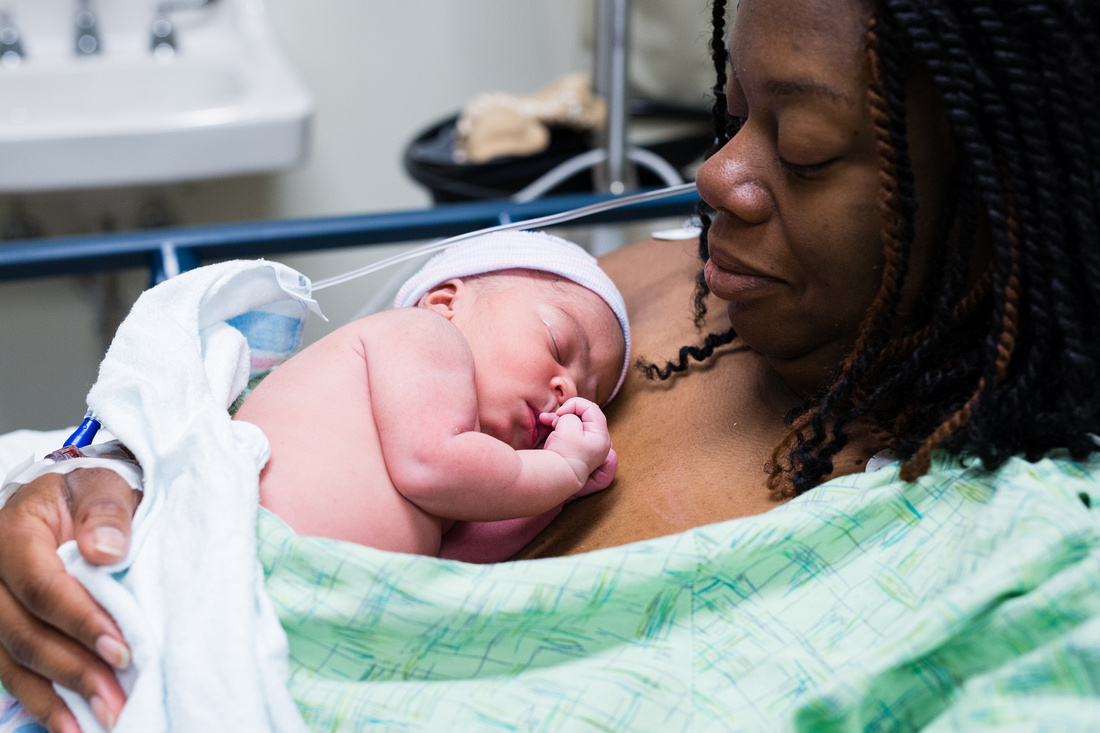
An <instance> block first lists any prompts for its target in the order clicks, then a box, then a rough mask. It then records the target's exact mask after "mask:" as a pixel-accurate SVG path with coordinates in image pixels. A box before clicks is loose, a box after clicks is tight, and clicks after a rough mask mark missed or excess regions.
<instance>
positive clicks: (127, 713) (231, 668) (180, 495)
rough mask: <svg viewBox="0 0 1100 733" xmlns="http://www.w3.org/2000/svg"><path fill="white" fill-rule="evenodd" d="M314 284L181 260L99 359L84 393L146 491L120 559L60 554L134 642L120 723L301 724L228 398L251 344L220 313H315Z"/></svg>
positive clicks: (248, 451) (269, 727)
mask: <svg viewBox="0 0 1100 733" xmlns="http://www.w3.org/2000/svg"><path fill="white" fill-rule="evenodd" d="M309 287H310V286H309V281H308V280H307V279H306V278H305V277H303V276H302V275H300V274H299V273H297V272H296V271H294V270H292V269H290V268H288V267H285V266H284V265H280V264H278V263H273V262H265V261H262V260H261V261H236V262H227V263H223V264H220V265H212V266H209V267H204V268H200V269H198V270H194V271H191V272H187V273H184V274H182V275H180V276H178V277H176V278H174V279H172V280H169V281H167V282H165V283H162V284H161V285H159V286H157V287H156V288H153V289H152V290H150V291H147V292H146V293H144V294H143V295H142V296H141V298H139V300H138V301H137V303H136V304H135V305H134V308H133V310H132V311H131V313H130V315H129V316H128V317H127V319H126V320H125V321H124V322H123V324H122V325H121V327H120V328H119V330H118V334H117V335H116V336H115V339H114V341H113V342H112V344H111V348H110V350H109V351H108V352H107V356H106V358H105V359H104V361H103V363H102V365H101V366H100V370H99V378H98V380H97V381H96V383H95V385H94V386H93V387H92V390H91V392H90V393H89V395H88V405H89V407H90V408H91V409H93V410H94V411H95V413H96V414H97V416H98V417H99V418H100V419H101V420H102V422H103V425H104V427H105V428H106V429H107V430H109V431H110V432H111V433H113V434H114V435H115V436H116V437H117V438H119V439H120V440H121V441H122V442H123V443H124V444H125V445H126V446H127V447H128V448H129V449H130V450H131V451H133V453H134V455H135V456H136V457H137V459H138V460H139V461H140V463H141V465H142V466H143V468H144V471H145V480H144V488H145V495H144V498H143V500H142V502H141V505H140V507H139V508H138V511H137V514H136V516H135V518H134V530H133V540H132V543H131V547H130V552H129V554H128V555H127V557H126V558H125V559H124V560H123V561H122V562H120V563H118V564H116V565H113V566H110V567H106V568H100V567H95V566H91V565H89V564H87V563H86V562H84V560H83V559H82V558H81V557H80V555H79V553H78V551H77V548H76V546H75V543H72V542H70V543H67V544H66V545H64V546H63V547H62V548H61V549H60V550H59V554H60V555H61V557H62V559H63V560H64V562H65V564H66V566H67V567H68V569H69V572H70V573H72V574H73V575H74V576H76V577H77V578H78V579H80V581H81V582H82V583H84V585H85V586H87V588H88V589H89V591H90V592H91V593H92V595H93V596H95V598H96V599H97V600H98V601H99V602H100V603H101V604H102V605H103V606H104V607H105V608H106V609H107V610H108V611H109V612H110V613H111V614H112V616H114V618H115V620H116V621H117V622H118V625H119V626H120V628H121V629H122V632H123V634H124V635H125V637H126V639H127V641H128V642H129V643H130V645H131V648H132V651H133V665H132V667H131V669H130V670H129V671H128V672H127V673H125V674H124V675H122V678H123V686H124V688H125V689H126V691H127V694H128V701H127V703H126V707H125V708H124V710H123V712H122V715H121V717H120V718H119V720H118V723H117V725H116V727H115V729H114V730H115V731H135V732H137V731H142V732H143V733H144V732H145V731H181V732H183V731H186V732H188V733H190V732H193V731H221V730H225V731H230V730H232V731H280V732H282V731H286V732H290V731H304V730H305V725H304V723H303V722H302V719H301V717H300V715H299V713H298V710H297V708H296V706H295V705H294V702H293V700H292V699H291V697H290V695H289V694H288V693H287V691H286V677H287V660H286V636H285V634H284V632H283V630H282V627H280V625H279V622H278V620H277V618H276V616H275V614H274V612H273V610H272V607H271V603H270V601H269V599H268V597H267V596H266V595H265V593H264V591H263V571H262V568H261V566H260V564H259V562H258V560H257V558H256V539H255V529H256V511H257V505H258V499H259V483H258V473H259V469H260V468H261V467H262V466H263V464H264V462H265V461H266V460H267V457H268V454H269V448H268V444H267V440H266V439H265V438H264V436H263V434H262V433H261V432H260V430H259V429H258V428H256V427H255V426H253V425H250V424H247V423H243V422H237V421H233V420H231V419H230V417H229V414H228V412H227V410H226V408H227V406H228V405H229V404H230V403H231V402H232V400H233V399H234V398H235V397H236V396H237V395H238V394H239V393H240V391H241V390H242V389H243V387H244V386H245V383H246V381H247V378H248V373H249V349H248V345H247V343H246V340H245V338H244V336H243V335H242V334H241V333H240V332H239V331H237V330H236V329H234V328H233V327H231V326H229V325H226V323H225V321H226V320H228V319H231V318H234V317H236V316H239V315H240V314H242V313H246V312H249V311H253V310H254V309H257V308H264V310H275V311H276V312H281V313H284V314H285V313H296V314H297V317H298V319H299V322H300V319H302V318H304V316H305V311H306V308H307V306H308V307H309V308H310V309H311V310H315V311H316V312H318V313H319V311H318V310H317V306H316V303H315V302H314V301H312V300H311V299H310V297H309V292H310V290H309ZM279 317H285V316H279ZM196 457H199V458H200V459H199V460H196ZM58 691H59V692H60V693H61V694H62V696H63V697H64V698H65V701H66V702H67V703H68V704H69V706H70V708H72V709H73V710H74V712H75V713H76V716H77V719H78V721H79V723H80V725H81V726H82V727H83V729H84V730H85V731H97V730H102V729H101V727H100V726H99V724H98V723H97V722H96V720H95V718H94V716H93V715H92V713H91V710H90V709H89V708H88V706H87V705H86V704H85V703H84V701H83V700H82V699H81V698H80V697H79V696H77V695H75V694H74V693H71V692H69V691H67V690H64V689H59V690H58Z"/></svg>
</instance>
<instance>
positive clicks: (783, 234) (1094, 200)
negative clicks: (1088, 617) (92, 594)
mask: <svg viewBox="0 0 1100 733" xmlns="http://www.w3.org/2000/svg"><path fill="white" fill-rule="evenodd" d="M724 5H725V4H724V3H723V2H720V1H718V2H716V3H715V30H714V40H713V49H714V59H715V66H716V70H717V72H718V77H719V83H718V85H717V87H716V91H717V92H718V93H719V101H718V103H716V105H715V109H714V117H715V123H716V127H717V129H718V136H719V139H718V141H717V142H718V145H717V146H716V152H715V153H714V154H713V155H712V156H711V157H710V158H709V159H708V161H707V163H706V164H705V165H704V166H703V168H702V169H701V170H700V172H699V176H698V186H699V190H700V193H701V195H702V196H703V198H704V200H705V201H706V202H707V204H709V205H710V207H712V214H711V215H710V216H708V217H706V219H705V223H706V224H707V226H706V227H705V232H704V235H703V237H702V240H701V245H700V252H699V254H701V256H702V258H703V260H704V261H705V266H704V269H703V273H704V278H702V279H700V278H696V277H695V275H696V273H697V272H698V261H697V260H695V259H694V258H693V256H692V253H691V251H690V250H691V249H692V245H691V244H690V243H680V244H671V245H670V244H668V243H659V242H653V241H650V242H643V243H640V244H637V245H634V246H632V247H629V248H626V249H624V250H622V251H619V252H616V253H613V254H612V255H609V256H608V257H607V258H606V259H605V262H604V264H605V265H606V267H607V269H608V271H609V272H610V273H611V274H612V276H613V277H614V278H615V279H616V281H617V282H618V283H619V285H620V287H621V289H622V291H623V293H624V296H626V297H627V303H628V308H630V311H631V316H632V323H633V327H634V329H635V330H634V334H633V335H634V340H635V343H636V344H637V349H638V352H639V353H641V354H643V355H644V356H646V357H648V358H650V359H654V360H658V363H659V361H660V360H661V357H663V356H665V355H669V354H675V353H676V352H677V350H678V349H679V350H680V352H679V356H678V357H677V358H675V359H674V360H673V362H672V363H670V364H669V365H668V366H667V367H659V366H657V365H653V368H652V369H651V370H650V371H651V372H652V373H653V374H654V375H655V376H656V377H657V378H656V379H648V380H647V379H646V378H645V377H644V376H643V375H642V374H641V373H639V374H634V375H632V376H631V378H630V380H629V381H628V383H627V385H626V386H625V388H624V391H623V394H622V396H621V397H620V398H619V400H618V402H617V403H615V405H614V406H613V408H612V410H611V411H610V412H609V417H610V418H611V420H612V431H613V435H614V436H615V440H616V448H617V450H618V451H619V455H620V469H619V475H618V478H617V479H616V487H615V488H614V489H613V490H612V491H608V492H603V493H602V494H600V495H598V496H595V497H592V498H590V499H586V500H585V501H583V502H577V503H576V504H575V505H573V506H572V507H571V508H570V509H568V510H567V512H565V513H563V515H562V516H561V517H560V518H559V521H558V522H556V523H555V524H554V525H552V526H551V527H550V528H548V530H547V531H546V532H545V533H544V534H543V535H542V536H540V537H539V538H538V539H537V540H536V541H535V542H534V543H533V544H532V545H531V546H529V547H528V548H527V549H526V550H525V551H524V553H522V555H523V556H525V557H535V556H542V555H552V554H564V553H572V552H580V551H586V550H589V549H595V548H597V547H603V546H609V545H616V544H622V543H625V542H630V541H634V540H639V539H644V538H648V537H653V536H657V535H661V534H668V533H672V532H677V531H680V530H683V529H686V528H689V527H692V526H697V525H701V524H706V523H710V522H715V521H719V520H722V519H727V518H732V517H738V516H745V515H749V514H755V513H759V512H763V511H766V510H767V509H769V508H771V507H773V506H775V505H776V504H778V503H780V502H782V501H784V500H785V499H786V498H789V497H791V496H794V495H797V494H800V493H802V492H805V491H808V490H810V489H812V488H814V487H815V486H817V485H819V484H821V483H822V482H824V481H827V480H828V479H830V478H832V477H835V476H839V475H843V474H847V473H852V472H855V471H860V470H863V468H864V466H865V465H866V463H867V461H868V460H869V459H870V458H871V457H872V456H874V455H876V454H880V453H882V452H884V451H889V452H890V454H892V455H893V456H896V457H897V458H898V459H900V460H901V461H902V464H903V466H902V476H903V478H905V479H907V480H912V479H915V478H916V477H918V476H921V475H923V474H925V473H926V472H927V471H928V470H929V465H930V455H931V453H932V452H933V451H935V450H937V449H939V450H945V451H949V452H951V453H955V454H959V455H965V456H968V457H971V458H974V459H980V461H981V466H982V467H983V470H984V471H987V472H996V471H997V470H998V469H999V468H1000V467H1001V466H1002V465H1003V463H1004V462H1005V461H1006V460H1007V459H1008V458H1009V457H1011V456H1013V455H1023V456H1024V457H1026V458H1028V459H1029V460H1035V459H1037V458H1039V457H1041V456H1044V455H1046V454H1048V453H1050V452H1051V451H1054V450H1057V449H1065V450H1067V451H1068V452H1069V454H1070V455H1071V456H1072V457H1073V458H1077V459H1081V458H1084V457H1086V456H1088V455H1090V454H1091V453H1093V452H1095V451H1096V444H1095V443H1094V441H1093V439H1092V437H1091V436H1092V434H1096V433H1100V414H1098V410H1097V408H1098V404H1097V398H1096V396H1095V388H1094V385H1095V384H1096V382H1097V377H1098V376H1100V374H1098V371H1100V370H1098V368H1097V363H1098V359H1100V338H1098V336H1100V334H1098V333H1097V332H1098V330H1100V325H1098V321H1097V319H1096V318H1095V317H1094V314H1095V313H1096V312H1097V305H1098V303H1097V301H1098V293H1100V291H1098V287H1100V285H1098V283H1100V251H1098V249H1097V247H1098V245H1100V242H1098V240H1097V233H1098V230H1100V221H1098V216H1100V197H1098V191H1097V189H1098V187H1100V156H1098V151H1097V146H1098V145H1100V142H1098V141H1100V137H1098V136H1097V134H1096V133H1097V132H1098V128H1100V122H1098V120H1100V118H1098V116H1097V110H1096V107H1097V102H1098V99H1100V95H1098V89H1097V81H1098V79H1097V73H1098V72H1097V69H1100V63H1098V62H1100V59H1098V58H1097V55H1098V53H1100V51H1098V48H1100V46H1098V43H1097V41H1098V25H1097V17H1096V11H1095V9H1094V8H1093V6H1092V4H1087V3H1086V2H1085V1H1084V0H1080V1H1078V0H1047V2H1040V1H1039V0H1028V1H1027V2H1024V1H1023V0H1019V1H1015V0H879V2H877V3H875V2H871V0H847V1H846V2H843V3H842V2H838V1H837V0H742V1H741V2H740V5H739V8H738V13H737V21H736V24H735V25H734V27H733V29H732V34H731V36H730V43H729V53H728V57H727V54H726V51H725V46H724V43H723V40H724V38H725V33H726V31H725V24H724V20H723V19H724V14H725V7H724ZM708 291H709V293H708ZM693 294H694V296H693ZM716 296H717V297H716ZM693 298H694V300H693ZM718 299H721V300H722V301H725V309H724V312H723V311H722V309H721V308H720V307H718V306H719V300H718ZM692 302H694V304H695V307H694V312H692V311H691V310H690V309H689V306H690V305H691V304H692ZM693 316H694V319H693ZM693 321H694V323H695V324H699V327H700V328H701V329H702V330H703V332H704V333H709V334H712V335H710V336H707V337H706V338H705V339H704V338H703V336H702V334H701V333H700V332H698V331H697V330H696V327H695V326H694V325H693ZM731 324H732V330H730V325H731ZM691 343H701V344H702V345H701V346H699V347H694V346H688V347H684V344H691ZM681 347H683V348H681ZM670 446H674V447H670ZM932 478H935V477H932ZM132 506H133V501H132V499H131V497H130V494H129V491H128V489H125V490H121V491H120V490H119V487H117V486H116V485H115V484H114V482H112V481H110V476H109V475H108V476H107V477H104V476H102V475H100V474H97V473H95V472H92V471H88V472H84V473H78V474H76V475H74V476H72V477H70V479H69V481H68V482H67V483H65V482H63V481H62V480H60V479H57V478H56V477H54V478H47V479H43V480H40V481H39V482H36V483H34V484H31V485H28V486H27V487H25V488H24V489H22V490H21V491H20V492H19V494H17V495H16V497H15V498H14V499H13V501H12V502H11V503H10V504H9V506H8V507H6V508H5V509H4V510H3V511H2V512H0V579H2V581H3V584H4V586H3V588H0V619H2V621H0V625H2V627H3V628H2V629H0V642H2V648H0V681H3V683H4V684H5V686H7V687H8V688H9V689H11V690H12V691H13V692H14V693H15V694H16V695H18V696H20V697H21V698H22V699H23V700H24V701H25V702H26V704H27V706H28V708H29V709H31V710H32V711H33V712H34V713H35V714H36V715H38V716H39V717H40V718H41V719H43V720H48V721H50V725H51V727H53V728H54V729H56V730H61V729H63V728H64V726H66V725H67V724H68V723H69V722H70V719H69V718H68V717H67V715H66V713H65V712H64V711H63V709H62V707H61V705H60V702H59V700H58V699H57V698H56V697H55V696H54V695H53V692H52V690H51V689H50V688H49V686H48V685H47V683H46V681H45V679H46V678H49V679H56V680H58V681H59V682H61V683H62V684H64V685H66V686H70V687H72V688H73V689H77V690H79V691H81V693H82V694H84V695H85V696H86V697H88V698H91V697H93V696H95V697H98V698H99V700H100V701H101V702H100V704H101V706H105V707H106V708H107V709H108V710H110V711H117V710H118V709H119V707H120V706H121V704H122V694H121V691H120V690H119V688H118V686H117V684H116V683H115V682H114V680H113V677H112V676H111V675H110V672H109V668H108V667H107V666H106V665H104V664H103V662H102V661H100V658H102V659H105V660H107V661H109V662H111V663H113V664H117V663H119V662H120V661H122V657H124V656H125V655H124V650H125V647H124V646H123V644H122V640H121V637H120V636H119V634H118V631H117V628H115V626H114V625H113V623H112V622H111V621H110V619H109V617H108V616H107V615H106V614H104V613H103V612H102V611H101V610H99V609H98V608H97V607H96V606H95V605H94V603H92V602H91V601H90V599H88V598H87V596H86V595H84V594H83V592H82V591H81V590H80V589H79V587H74V584H73V583H72V582H71V581H69V579H68V578H67V577H65V576H63V575H62V574H61V573H60V572H59V566H58V564H57V561H56V557H55V556H54V555H53V549H54V548H55V547H56V545H57V543H58V542H59V541H60V540H62V539H64V538H66V537H68V536H72V535H73V534H75V535H76V536H77V538H78V541H79V542H80V544H81V547H82V549H83V550H84V551H85V554H86V555H87V556H89V558H90V559H93V560H97V559H98V560H100V561H106V560H109V559H110V558H111V554H112V552H116V553H117V551H118V544H117V543H116V544H113V545H112V541H113V540H118V539H119V538H120V535H119V534H118V533H117V532H112V531H111V530H106V531H105V530H104V528H105V527H111V528H116V529H122V530H123V531H125V530H126V528H127V527H128V521H129V519H128V518H129V516H130V513H131V511H132ZM70 509H71V514H70ZM122 536H124V535H122ZM97 540H101V542H100V543H99V544H97ZM112 548H113V549H112ZM67 637H73V638H75V639H77V640H79V641H78V642H74V641H71V640H69V639H68V638H67ZM91 650H94V652H95V653H93V651H91ZM97 655H98V656H97Z"/></svg>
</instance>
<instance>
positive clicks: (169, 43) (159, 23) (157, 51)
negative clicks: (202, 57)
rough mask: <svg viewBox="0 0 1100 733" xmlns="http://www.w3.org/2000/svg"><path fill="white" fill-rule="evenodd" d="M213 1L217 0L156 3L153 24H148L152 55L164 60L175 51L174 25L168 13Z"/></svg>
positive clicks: (196, 7)
mask: <svg viewBox="0 0 1100 733" xmlns="http://www.w3.org/2000/svg"><path fill="white" fill-rule="evenodd" d="M214 2H217V0H165V2H162V3H161V4H160V5H158V6H157V11H156V13H155V14H154V15H153V24H152V25H151V26H150V32H151V33H150V35H151V43H150V49H151V50H152V52H153V55H154V56H156V57H157V58H159V59H165V60H166V59H170V58H172V56H174V55H175V53H176V48H177V46H176V27H175V25H174V24H173V23H172V19H171V18H170V17H169V13H174V12H176V11H177V10H197V9H198V8H201V7H203V6H206V5H210V4H212V3H214Z"/></svg>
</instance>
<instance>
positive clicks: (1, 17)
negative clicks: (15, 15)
mask: <svg viewBox="0 0 1100 733" xmlns="http://www.w3.org/2000/svg"><path fill="white" fill-rule="evenodd" d="M23 56H24V54H23V44H22V42H21V41H20V40H19V29H18V28H16V27H15V23H13V22H12V19H11V16H10V15H8V14H7V13H5V12H3V11H0V65H2V66H7V67H8V68H12V67H15V66H19V64H20V63H21V62H22V61H23Z"/></svg>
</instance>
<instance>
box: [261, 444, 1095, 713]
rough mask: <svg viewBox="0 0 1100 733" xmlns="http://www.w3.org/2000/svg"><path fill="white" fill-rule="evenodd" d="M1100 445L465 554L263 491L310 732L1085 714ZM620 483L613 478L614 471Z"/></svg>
mask: <svg viewBox="0 0 1100 733" xmlns="http://www.w3.org/2000/svg"><path fill="white" fill-rule="evenodd" d="M1098 471H1100V460H1094V461H1092V462H1089V463H1086V464H1081V463H1076V462H1073V461H1070V460H1068V459H1058V460H1044V461H1041V462H1039V463H1035V464H1032V463H1027V462H1025V461H1022V460H1012V461H1010V462H1009V463H1007V464H1006V465H1005V466H1004V467H1002V469H1001V470H1000V471H998V472H996V473H995V474H990V473H989V472H986V471H984V470H982V469H981V467H980V464H978V465H975V466H967V465H964V464H963V463H961V462H959V461H957V460H955V459H950V458H944V457H940V458H939V459H938V460H937V461H936V462H935V463H934V465H933V470H932V471H931V472H930V474H929V475H928V476H926V477H924V478H922V479H920V481H918V482H916V483H914V484H906V483H904V482H902V481H900V480H899V479H898V478H897V467H896V465H892V466H888V467H886V468H884V469H882V470H879V471H877V472H874V473H870V474H860V475H853V476H847V477H843V478H840V479H836V480H833V481H830V482H829V483H827V484H825V485H823V486H821V487H819V488H818V489H816V490H814V491H812V492H809V493H808V494H806V495H804V496H802V497H800V498H798V499H795V500H794V501H791V502H789V503H788V504H786V505H784V506H782V507H780V508H778V509H775V510H773V511H771V512H768V513H766V514H763V515H760V516H755V517H748V518H744V519H738V520H733V521H729V522H724V523H720V524H715V525H711V526H708V527H702V528H699V529H697V530H693V531H690V532H686V533H683V534H679V535H674V536H669V537H664V538H659V539H655V540H651V541H646V542H641V543H636V544H633V545H628V546H625V547H621V548H613V549H609V550H603V551H598V552H593V553H589V554H585V555H578V556H574V557H565V558H556V559H549V560H535V561H524V562H514V563H504V564H500V565H495V566H478V565H465V564H461V563H455V562H449V561H443V560H437V559H435V558H428V557H419V556H410V555H399V554H392V553H386V552H381V551H377V550H372V549H369V548H365V547H359V546H356V545H349V544H345V543H340V542H334V541H329V540H320V539H307V538H301V537H297V536H296V535H294V534H293V532H292V531H291V530H290V529H289V528H288V527H287V526H286V525H285V524H284V523H282V522H281V521H280V520H279V519H278V518H276V517H275V516H274V515H272V514H270V513H268V512H266V511H264V510H261V517H260V522H259V525H258V536H259V554H260V559H261V561H262V563H263V565H264V569H265V573H266V590H267V592H268V594H269V596H270V597H271V598H272V599H273V601H274V603H275V607H276V611H277V613H278V614H279V616H280V620H281V622H282V624H283V626H284V628H285V629H286V632H287V634H288V636H289V642H290V657H291V679H290V690H291V693H292V696H293V697H294V698H295V699H296V700H297V702H298V705H299V709H300V710H301V712H302V714H303V716H304V718H305V720H306V722H307V724H308V725H309V726H310V727H311V728H312V729H314V730H330V729H334V730H352V729H355V730H359V729H361V728H363V727H365V726H368V725H376V726H379V729H380V730H433V731H570V732H573V731H693V732H695V731H726V730H730V731H734V730H744V731H780V730H800V731H828V730H844V731H847V730H913V729H927V730H934V731H975V730H983V729H991V730H992V729H995V730H998V731H1000V730H1040V729H1041V730H1059V731H1065V730H1081V731H1094V730H1096V726H1097V721H1100V514H1098V513H1097V512H1096V511H1091V510H1090V509H1089V506H1090V505H1094V504H1095V503H1096V502H1097V501H1100V490H1098V486H1100V484H1098V481H1097V479H1098V478H1100V473H1098ZM612 490H614V489H612Z"/></svg>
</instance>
